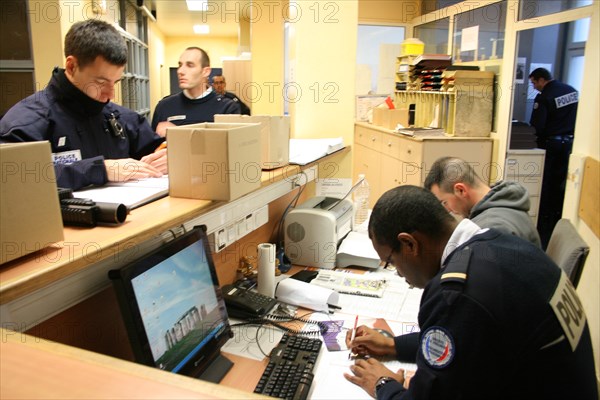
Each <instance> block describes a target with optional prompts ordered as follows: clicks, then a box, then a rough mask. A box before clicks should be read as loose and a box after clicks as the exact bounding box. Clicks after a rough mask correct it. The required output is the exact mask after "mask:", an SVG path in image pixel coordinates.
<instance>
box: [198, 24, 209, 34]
mask: <svg viewBox="0 0 600 400" xmlns="http://www.w3.org/2000/svg"><path fill="white" fill-rule="evenodd" d="M194 33H195V34H196V35H206V34H208V33H210V27H209V26H208V25H206V24H203V25H194Z"/></svg>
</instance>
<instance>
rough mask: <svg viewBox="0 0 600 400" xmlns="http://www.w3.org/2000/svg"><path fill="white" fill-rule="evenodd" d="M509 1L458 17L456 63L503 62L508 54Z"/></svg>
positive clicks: (454, 58) (455, 23) (457, 15)
mask: <svg viewBox="0 0 600 400" xmlns="http://www.w3.org/2000/svg"><path fill="white" fill-rule="evenodd" d="M505 24H506V1H502V2H498V3H493V4H490V5H487V6H485V7H481V8H477V9H475V10H472V11H468V12H464V13H460V14H456V15H455V16H454V49H453V51H452V56H453V57H452V58H453V60H454V62H455V63H460V62H468V61H480V60H489V59H492V60H494V59H501V58H502V57H503V53H504V26H505Z"/></svg>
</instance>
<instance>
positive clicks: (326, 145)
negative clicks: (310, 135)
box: [290, 137, 344, 165]
mask: <svg viewBox="0 0 600 400" xmlns="http://www.w3.org/2000/svg"><path fill="white" fill-rule="evenodd" d="M343 148H344V139H343V138H342V137H337V138H323V139H290V164H298V165H306V164H308V163H310V162H313V161H315V160H318V159H319V158H321V157H325V156H326V155H328V154H331V153H334V152H336V151H338V150H341V149H343Z"/></svg>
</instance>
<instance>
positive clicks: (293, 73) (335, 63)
mask: <svg viewBox="0 0 600 400" xmlns="http://www.w3.org/2000/svg"><path fill="white" fill-rule="evenodd" d="M290 6H291V7H294V8H296V9H298V10H302V16H300V14H299V13H298V14H296V15H293V16H292V18H291V21H292V22H290V39H289V43H290V72H289V75H290V78H289V79H290V82H291V83H293V87H291V89H293V90H289V91H288V92H287V95H288V96H289V99H290V116H291V121H292V136H293V137H296V138H319V137H321V138H324V137H339V136H341V137H343V139H344V142H345V143H346V144H347V145H349V144H351V143H352V140H353V136H354V107H355V86H354V82H355V75H356V42H357V40H356V34H357V29H358V28H357V24H358V4H357V2H353V1H335V2H325V1H322V2H315V3H311V5H310V7H309V6H308V4H307V3H306V2H302V1H299V2H290ZM317 11H318V12H317ZM324 38H326V39H324ZM319 42H321V43H324V45H321V46H316V45H315V44H316V43H319ZM337 168H338V171H337V172H338V173H336V174H334V175H335V176H342V177H350V176H351V168H352V165H351V157H350V156H348V157H346V158H345V160H342V163H341V164H339V165H337Z"/></svg>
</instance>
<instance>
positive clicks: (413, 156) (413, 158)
mask: <svg viewBox="0 0 600 400" xmlns="http://www.w3.org/2000/svg"><path fill="white" fill-rule="evenodd" d="M398 139H399V140H400V142H399V152H398V159H400V160H402V161H404V162H407V163H410V164H415V165H417V166H419V167H420V166H421V163H422V161H423V143H422V142H415V141H413V140H409V139H404V138H398Z"/></svg>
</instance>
